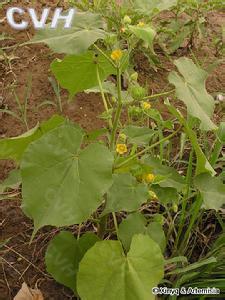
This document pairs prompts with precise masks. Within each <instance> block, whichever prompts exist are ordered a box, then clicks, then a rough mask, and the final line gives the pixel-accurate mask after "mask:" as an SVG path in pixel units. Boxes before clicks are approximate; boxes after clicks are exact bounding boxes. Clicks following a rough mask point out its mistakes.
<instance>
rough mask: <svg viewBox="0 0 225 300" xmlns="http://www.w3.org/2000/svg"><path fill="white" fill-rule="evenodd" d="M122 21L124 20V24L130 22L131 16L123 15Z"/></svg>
mask: <svg viewBox="0 0 225 300" xmlns="http://www.w3.org/2000/svg"><path fill="white" fill-rule="evenodd" d="M123 22H124V24H131V18H130V17H129V16H127V15H126V16H125V17H124V18H123Z"/></svg>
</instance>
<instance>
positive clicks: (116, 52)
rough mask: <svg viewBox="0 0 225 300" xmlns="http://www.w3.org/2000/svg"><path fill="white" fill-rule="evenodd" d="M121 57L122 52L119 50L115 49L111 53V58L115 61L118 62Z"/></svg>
mask: <svg viewBox="0 0 225 300" xmlns="http://www.w3.org/2000/svg"><path fill="white" fill-rule="evenodd" d="M122 56H123V52H122V51H121V50H120V49H116V50H114V51H113V52H112V53H111V58H112V59H113V60H115V61H119V60H120V59H121V57H122Z"/></svg>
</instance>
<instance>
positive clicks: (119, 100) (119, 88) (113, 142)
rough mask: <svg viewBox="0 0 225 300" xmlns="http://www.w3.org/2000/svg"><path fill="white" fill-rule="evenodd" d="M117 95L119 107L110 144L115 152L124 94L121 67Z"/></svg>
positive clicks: (118, 75) (118, 70)
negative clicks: (122, 91)
mask: <svg viewBox="0 0 225 300" xmlns="http://www.w3.org/2000/svg"><path fill="white" fill-rule="evenodd" d="M117 93H118V105H117V109H116V115H115V119H114V122H113V129H112V135H111V143H110V149H111V150H113V148H114V144H115V140H116V132H117V128H118V124H119V120H120V115H121V112H122V107H123V105H122V94H121V71H120V68H119V66H118V67H117Z"/></svg>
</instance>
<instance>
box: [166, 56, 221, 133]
mask: <svg viewBox="0 0 225 300" xmlns="http://www.w3.org/2000/svg"><path fill="white" fill-rule="evenodd" d="M174 64H175V65H176V67H177V68H178V70H179V72H180V74H181V75H179V74H178V73H177V72H175V71H172V72H171V73H170V75H169V82H170V83H171V84H173V85H175V87H176V94H177V97H178V98H179V99H180V100H182V101H183V102H184V103H185V104H186V106H187V111H188V113H189V114H190V115H191V116H193V117H196V118H198V119H199V120H200V121H201V129H202V130H213V129H216V128H217V127H216V125H215V124H214V123H213V122H212V121H211V119H210V118H211V117H212V115H213V112H214V107H215V101H214V99H213V97H212V96H211V95H209V94H208V92H207V90H206V88H205V81H206V79H207V76H208V73H207V72H205V71H204V70H202V69H201V68H199V67H197V66H196V65H195V64H194V63H193V61H192V60H191V59H189V58H186V57H181V58H179V59H177V60H175V62H174Z"/></svg>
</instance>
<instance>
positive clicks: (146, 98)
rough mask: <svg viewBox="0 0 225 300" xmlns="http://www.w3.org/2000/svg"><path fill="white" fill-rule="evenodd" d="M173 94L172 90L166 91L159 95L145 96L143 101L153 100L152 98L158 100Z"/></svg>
mask: <svg viewBox="0 0 225 300" xmlns="http://www.w3.org/2000/svg"><path fill="white" fill-rule="evenodd" d="M173 92H175V89H173V90H171V91H168V92H164V93H160V94H155V95H150V96H146V97H144V98H143V100H148V99H153V98H158V97H162V96H166V95H169V94H172V93H173Z"/></svg>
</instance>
